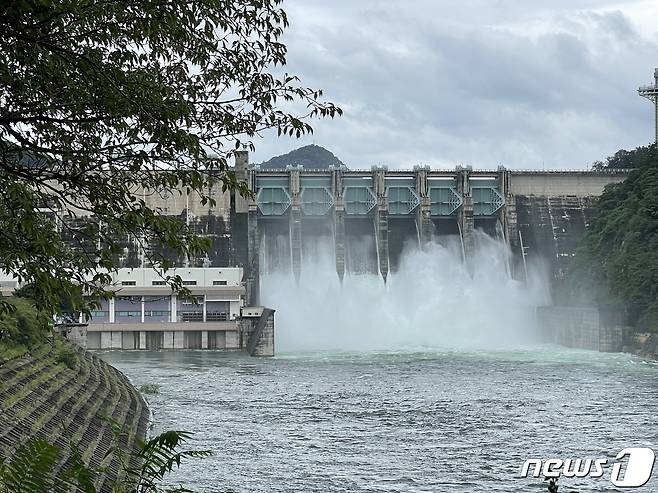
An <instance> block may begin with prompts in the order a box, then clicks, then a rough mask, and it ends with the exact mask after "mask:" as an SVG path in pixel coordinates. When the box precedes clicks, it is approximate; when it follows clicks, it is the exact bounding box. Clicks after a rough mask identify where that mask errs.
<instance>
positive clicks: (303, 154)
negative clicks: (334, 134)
mask: <svg viewBox="0 0 658 493" xmlns="http://www.w3.org/2000/svg"><path fill="white" fill-rule="evenodd" d="M288 165H291V166H304V168H308V169H326V168H328V167H329V166H344V164H343V163H342V162H341V160H340V159H338V158H337V157H336V156H334V155H333V153H331V152H330V151H328V150H327V149H325V148H324V147H320V146H317V145H315V144H312V145H308V146H304V147H300V148H299V149H295V150H294V151H290V152H289V153H287V154H283V155H282V156H275V157H273V158H272V159H270V160H268V161H265V162H264V163H261V165H260V166H261V167H262V168H264V169H285V167H286V166H288Z"/></svg>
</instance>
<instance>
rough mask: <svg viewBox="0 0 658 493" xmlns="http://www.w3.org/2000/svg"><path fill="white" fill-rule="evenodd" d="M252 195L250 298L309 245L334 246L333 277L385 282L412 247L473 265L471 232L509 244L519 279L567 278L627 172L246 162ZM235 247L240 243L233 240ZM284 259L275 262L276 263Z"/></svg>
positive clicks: (239, 213)
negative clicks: (537, 270)
mask: <svg viewBox="0 0 658 493" xmlns="http://www.w3.org/2000/svg"><path fill="white" fill-rule="evenodd" d="M236 170H237V172H238V174H239V176H242V177H244V179H245V180H246V181H247V183H248V184H249V186H250V188H251V190H252V191H253V193H254V196H253V198H252V199H250V200H240V201H239V202H238V201H237V200H236V202H235V211H234V216H235V217H236V218H237V217H240V218H241V220H242V223H243V224H244V225H245V227H244V228H243V229H242V230H241V234H245V233H246V235H247V238H246V239H242V240H241V241H242V244H243V245H246V246H247V255H246V257H247V259H246V262H247V263H246V264H245V269H246V278H247V279H248V281H247V284H248V287H247V291H248V295H247V296H248V299H249V300H254V299H256V300H257V299H258V277H259V275H260V271H259V269H262V268H265V269H272V268H274V269H278V270H281V269H284V270H290V272H291V273H292V275H293V276H294V277H295V278H296V279H299V277H300V276H301V275H303V273H302V271H301V269H302V264H303V262H302V259H303V258H304V257H306V256H308V255H313V246H314V240H313V238H314V237H315V238H318V237H321V238H323V239H325V240H327V242H328V243H329V244H331V245H332V246H333V250H334V256H335V264H336V274H337V276H338V277H339V278H340V279H342V278H343V277H344V275H345V273H346V272H354V273H362V272H367V273H371V274H376V275H379V276H381V278H382V279H383V280H384V282H386V279H387V276H388V274H389V273H390V272H391V271H395V270H396V269H397V267H398V265H399V260H400V258H401V255H402V252H403V251H404V249H405V248H409V247H410V246H417V247H421V248H422V247H423V245H424V244H426V243H427V242H429V241H439V242H441V241H442V240H441V239H442V238H444V237H448V236H453V237H457V238H458V239H459V241H460V242H461V245H462V249H463V253H464V258H465V261H466V263H467V264H468V258H469V257H470V255H471V253H472V251H473V249H474V247H475V243H474V242H475V234H474V231H475V230H482V231H484V232H486V233H487V234H489V235H491V236H494V237H498V238H499V239H501V240H504V241H505V242H507V243H508V245H509V246H510V248H511V251H512V252H513V254H514V257H515V259H516V262H515V263H514V267H515V269H514V271H515V272H514V274H515V276H516V277H522V276H523V274H524V269H525V268H526V265H527V263H528V262H529V261H532V260H533V259H535V258H536V259H541V260H542V261H545V262H546V263H547V264H548V265H549V270H550V272H551V275H552V278H553V279H554V280H556V281H559V280H560V279H562V278H563V277H564V275H565V273H566V269H567V266H568V263H569V260H570V259H571V257H572V256H573V255H574V254H575V249H576V245H577V243H578V240H579V239H580V237H581V236H582V234H583V232H584V231H585V229H586V228H587V226H588V224H589V221H590V219H591V217H592V214H593V213H594V205H595V201H596V198H597V197H598V196H599V195H600V194H601V193H602V192H603V190H604V188H605V187H606V186H607V185H610V184H614V183H619V182H621V181H623V180H624V179H625V177H626V176H627V174H628V171H627V170H593V171H517V170H507V169H505V168H502V167H501V168H498V169H497V170H489V171H487V170H473V169H471V168H464V167H457V168H456V169H455V170H432V169H429V168H427V167H416V168H414V169H413V170H388V169H386V168H383V167H373V168H372V169H370V170H348V169H346V168H345V167H335V168H330V169H322V170H314V169H305V168H302V167H298V166H293V165H291V166H288V167H287V168H286V169H276V170H262V169H260V168H259V167H258V166H255V167H252V166H249V163H248V157H247V156H246V155H245V156H242V157H241V158H240V160H238V161H237V162H236ZM236 241H237V239H236ZM277 254H278V257H277Z"/></svg>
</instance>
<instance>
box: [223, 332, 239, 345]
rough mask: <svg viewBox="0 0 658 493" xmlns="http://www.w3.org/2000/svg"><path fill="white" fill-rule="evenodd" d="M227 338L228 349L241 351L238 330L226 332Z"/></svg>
mask: <svg viewBox="0 0 658 493" xmlns="http://www.w3.org/2000/svg"><path fill="white" fill-rule="evenodd" d="M224 334H225V337H226V349H240V347H239V340H238V331H237V330H227V331H224Z"/></svg>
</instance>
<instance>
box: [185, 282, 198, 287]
mask: <svg viewBox="0 0 658 493" xmlns="http://www.w3.org/2000/svg"><path fill="white" fill-rule="evenodd" d="M183 286H196V281H183Z"/></svg>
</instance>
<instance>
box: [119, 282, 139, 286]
mask: <svg viewBox="0 0 658 493" xmlns="http://www.w3.org/2000/svg"><path fill="white" fill-rule="evenodd" d="M121 285H122V286H137V281H121Z"/></svg>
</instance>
